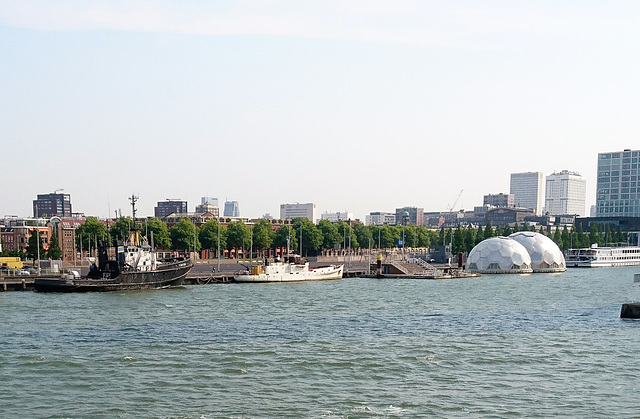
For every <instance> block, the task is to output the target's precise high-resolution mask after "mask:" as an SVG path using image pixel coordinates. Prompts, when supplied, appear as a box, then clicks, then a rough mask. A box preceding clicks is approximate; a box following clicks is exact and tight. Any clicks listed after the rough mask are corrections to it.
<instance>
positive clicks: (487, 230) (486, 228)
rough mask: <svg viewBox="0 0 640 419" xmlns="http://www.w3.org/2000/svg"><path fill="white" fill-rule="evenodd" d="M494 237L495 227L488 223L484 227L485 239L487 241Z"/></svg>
mask: <svg viewBox="0 0 640 419" xmlns="http://www.w3.org/2000/svg"><path fill="white" fill-rule="evenodd" d="M493 236H494V234H493V227H492V226H491V221H487V225H486V226H484V236H483V237H484V239H485V240H486V239H488V238H491V237H493Z"/></svg>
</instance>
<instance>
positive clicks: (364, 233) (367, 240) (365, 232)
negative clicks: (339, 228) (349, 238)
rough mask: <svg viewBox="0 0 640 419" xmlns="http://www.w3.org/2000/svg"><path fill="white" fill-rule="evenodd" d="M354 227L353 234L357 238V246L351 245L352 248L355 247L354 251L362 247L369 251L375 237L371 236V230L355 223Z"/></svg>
mask: <svg viewBox="0 0 640 419" xmlns="http://www.w3.org/2000/svg"><path fill="white" fill-rule="evenodd" d="M352 227H353V233H354V234H355V236H356V241H355V242H356V244H357V245H354V243H351V247H353V248H354V249H358V248H360V247H362V248H365V249H368V248H369V244H371V246H373V237H372V235H371V230H369V229H368V228H367V226H365V225H364V224H362V223H354V224H353V226H352Z"/></svg>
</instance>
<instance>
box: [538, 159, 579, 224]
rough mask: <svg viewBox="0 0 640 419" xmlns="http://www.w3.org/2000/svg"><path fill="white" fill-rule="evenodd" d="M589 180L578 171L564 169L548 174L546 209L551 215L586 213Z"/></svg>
mask: <svg viewBox="0 0 640 419" xmlns="http://www.w3.org/2000/svg"><path fill="white" fill-rule="evenodd" d="M586 194H587V181H586V180H585V179H583V178H582V176H580V174H578V173H576V172H569V171H568V170H563V171H561V172H559V173H553V174H551V175H549V176H547V186H546V193H545V205H544V206H545V211H546V212H547V213H549V215H577V216H580V217H582V216H584V215H585V202H586Z"/></svg>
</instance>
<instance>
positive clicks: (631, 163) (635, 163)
mask: <svg viewBox="0 0 640 419" xmlns="http://www.w3.org/2000/svg"><path fill="white" fill-rule="evenodd" d="M596 216H597V217H640V150H633V151H632V150H629V149H627V150H624V151H619V152H613V153H598V181H597V186H596Z"/></svg>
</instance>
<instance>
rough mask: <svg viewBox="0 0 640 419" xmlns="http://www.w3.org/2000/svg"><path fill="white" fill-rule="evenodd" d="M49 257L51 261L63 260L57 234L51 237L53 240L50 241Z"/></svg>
mask: <svg viewBox="0 0 640 419" xmlns="http://www.w3.org/2000/svg"><path fill="white" fill-rule="evenodd" d="M47 257H48V258H49V259H51V260H60V259H62V250H60V245H59V244H58V236H57V235H56V234H55V232H54V233H53V234H52V235H51V240H49V250H47Z"/></svg>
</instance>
